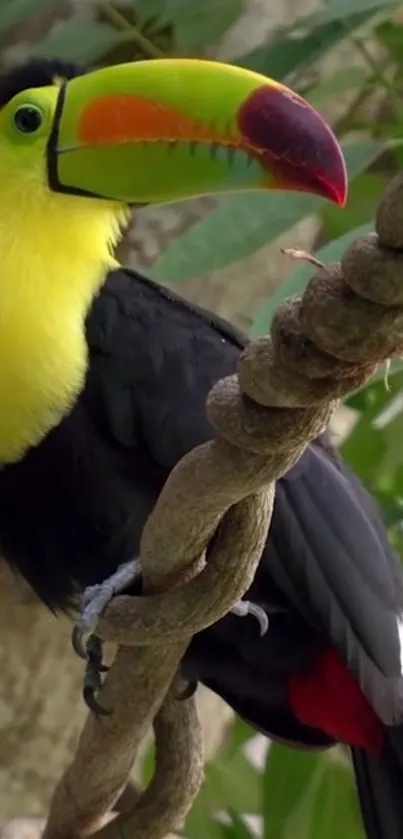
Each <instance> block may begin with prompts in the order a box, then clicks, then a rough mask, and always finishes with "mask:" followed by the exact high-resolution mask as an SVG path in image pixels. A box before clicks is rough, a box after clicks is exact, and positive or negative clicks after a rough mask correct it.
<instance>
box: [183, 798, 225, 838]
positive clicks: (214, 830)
mask: <svg viewBox="0 0 403 839" xmlns="http://www.w3.org/2000/svg"><path fill="white" fill-rule="evenodd" d="M212 810H213V808H212V803H211V800H210V797H209V796H208V795H207V792H206V789H205V786H204V785H203V787H202V788H201V790H200V793H199V795H198V796H197V798H196V801H195V803H194V804H193V807H192V809H191V810H190V813H188V816H187V818H186V824H185V828H184V831H183V836H186V837H187V839H223V825H222V824H220V822H218V821H217V819H216V818H214V815H213V812H212Z"/></svg>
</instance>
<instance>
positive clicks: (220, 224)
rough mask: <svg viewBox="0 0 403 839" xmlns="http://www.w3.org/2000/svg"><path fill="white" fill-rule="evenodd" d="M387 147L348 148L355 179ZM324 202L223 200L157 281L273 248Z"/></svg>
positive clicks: (178, 247) (262, 195)
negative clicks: (275, 243)
mask: <svg viewBox="0 0 403 839" xmlns="http://www.w3.org/2000/svg"><path fill="white" fill-rule="evenodd" d="M383 148H384V146H383V144H381V143H376V142H372V141H368V142H363V143H354V144H348V145H347V144H346V145H345V146H344V147H343V151H344V154H345V158H346V162H347V168H348V172H349V177H350V179H353V178H355V177H356V176H357V175H358V174H359V173H360V172H362V171H363V170H364V169H366V168H367V167H368V166H369V165H370V164H371V163H372V162H373V161H374V160H376V158H377V157H378V156H379V155H380V153H381V151H382V150H383ZM323 203H324V200H323V199H321V198H318V197H317V196H314V195H307V194H302V193H285V192H274V191H273V192H270V191H268V192H256V193H249V194H245V193H243V194H240V195H237V196H235V197H233V198H226V199H222V200H221V201H220V202H219V203H218V206H217V207H216V208H215V209H214V210H213V211H212V212H211V213H210V214H209V215H208V216H206V218H204V219H203V220H202V221H200V222H198V223H197V224H195V225H194V226H193V227H192V228H191V229H190V230H188V231H187V232H186V233H184V234H183V236H181V237H180V238H178V239H176V240H175V241H174V242H173V243H172V244H171V245H170V247H169V248H168V249H167V250H166V251H165V252H164V253H163V254H162V255H161V256H160V257H159V259H158V260H157V261H156V262H155V263H154V265H153V266H152V268H151V271H150V273H151V275H152V276H153V277H155V278H156V279H163V280H164V279H165V280H174V281H175V280H176V281H179V280H188V279H190V278H192V277H195V276H197V275H201V274H204V273H206V272H208V271H214V270H216V269H219V268H224V267H225V266H227V265H230V264H231V263H232V262H235V261H236V260H238V259H242V258H243V257H246V256H249V254H251V253H253V251H255V250H257V249H258V248H261V247H263V245H267V244H268V243H269V242H270V241H271V240H272V239H275V238H276V237H277V236H279V235H280V234H281V233H284V232H285V231H286V230H289V229H290V227H293V226H294V225H295V224H297V222H298V221H300V220H301V219H303V218H305V217H306V216H308V215H310V214H313V213H315V212H317V210H319V208H320V207H321V206H322V205H323Z"/></svg>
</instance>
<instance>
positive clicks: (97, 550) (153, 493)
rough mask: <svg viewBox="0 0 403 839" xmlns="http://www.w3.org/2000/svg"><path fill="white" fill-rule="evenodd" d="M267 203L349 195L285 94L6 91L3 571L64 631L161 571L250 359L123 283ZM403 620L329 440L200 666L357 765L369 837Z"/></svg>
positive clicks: (3, 85) (26, 75) (199, 321)
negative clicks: (225, 384)
mask: <svg viewBox="0 0 403 839" xmlns="http://www.w3.org/2000/svg"><path fill="white" fill-rule="evenodd" d="M259 188H263V189H264V188H284V189H285V188H288V189H294V190H300V191H301V190H305V191H311V192H315V193H318V194H320V195H322V196H325V197H327V198H330V199H331V200H334V201H336V202H337V203H339V204H343V202H344V200H345V196H346V174H345V168H344V164H343V158H342V155H341V153H340V149H339V146H338V144H337V141H336V140H335V138H334V136H333V134H332V133H331V131H330V130H329V128H328V127H327V126H326V124H325V123H324V122H323V120H322V119H321V118H320V116H319V115H318V114H317V113H316V112H315V111H314V110H313V109H312V108H311V107H310V106H309V105H308V104H307V103H306V102H304V101H303V100H301V99H300V98H299V97H298V96H296V95H295V94H293V93H292V92H291V91H289V90H288V89H286V88H285V87H283V86H282V85H279V84H276V83H275V82H272V81H270V80H267V79H264V78H263V77H260V76H257V75H255V74H252V73H250V72H248V71H246V70H242V69H240V68H233V67H228V66H225V65H221V64H219V63H215V62H200V61H193V60H192V61H187V60H171V61H169V60H167V61H149V62H139V63H137V64H130V65H121V66H117V67H113V68H107V69H102V70H96V71H93V72H90V73H88V74H84V73H83V74H81V73H80V72H79V71H78V70H76V69H75V68H73V67H70V66H67V65H64V64H62V63H60V62H56V61H54V62H52V61H51V62H43V61H40V62H33V63H30V64H28V65H26V66H24V67H22V68H21V69H18V70H14V71H12V72H10V73H9V74H8V75H7V76H5V77H3V78H2V79H1V80H0V260H1V271H0V357H1V364H0V464H1V469H0V550H1V554H2V555H3V556H4V557H5V558H6V560H7V561H8V562H9V563H10V564H11V565H12V566H13V567H14V568H16V569H18V571H19V572H20V573H21V574H22V575H23V576H24V577H25V578H26V580H27V581H28V582H29V583H30V585H31V586H32V588H33V589H34V590H35V592H36V593H37V595H38V596H39V598H41V599H42V600H43V601H44V602H45V603H47V604H48V605H49V606H50V607H51V608H53V609H55V610H57V609H68V608H69V607H72V606H74V604H75V603H76V602H77V596H78V595H79V593H80V592H81V591H82V590H83V588H85V587H86V586H89V585H94V584H96V583H101V582H102V581H103V580H104V579H105V578H107V577H108V576H109V575H111V574H113V572H115V571H116V569H117V567H118V566H120V565H121V564H122V563H126V562H129V561H130V560H133V559H134V558H135V557H136V556H137V554H138V550H139V543H140V536H141V531H142V528H143V525H144V522H145V520H146V518H147V517H148V515H149V514H150V512H151V510H152V508H153V505H154V503H155V500H156V498H157V497H158V494H159V492H160V490H161V487H162V486H163V484H164V482H165V480H166V478H167V476H168V474H169V472H170V470H171V469H172V468H173V467H174V465H175V464H176V463H177V462H178V460H179V459H180V458H181V456H182V455H184V454H185V453H186V452H188V451H189V450H190V449H191V448H192V447H194V446H196V445H198V444H200V443H202V442H203V441H205V440H207V439H209V438H210V437H211V435H212V433H213V432H212V429H211V427H210V426H209V424H208V421H207V419H206V414H205V400H206V396H207V393H208V391H209V389H210V388H211V386H212V385H213V383H214V382H215V381H216V380H217V379H219V378H221V377H224V376H227V375H229V374H232V373H233V372H234V371H235V369H236V364H237V359H238V356H239V354H240V352H241V350H242V348H243V347H244V346H245V343H246V338H244V336H243V335H241V334H239V333H237V331H236V330H235V329H233V328H232V327H231V326H230V325H229V324H227V323H226V322H224V321H222V320H220V319H219V318H217V317H215V316H214V315H212V314H210V313H208V312H205V311H203V310H200V309H198V308H196V307H195V306H191V305H189V304H188V303H187V302H185V301H184V300H182V299H181V298H179V297H178V296H176V295H175V294H173V293H172V292H171V291H168V290H166V289H165V288H162V287H160V286H158V285H156V284H154V283H152V282H150V281H149V280H147V279H146V278H144V277H142V276H140V275H139V274H137V273H135V272H132V271H127V270H124V269H122V268H120V267H119V266H118V265H117V263H116V262H115V261H114V259H113V255H112V252H113V247H114V245H115V243H116V242H117V240H118V239H119V236H120V232H121V230H122V229H123V227H124V225H125V223H126V222H127V219H128V213H129V210H128V208H129V206H131V205H141V204H149V203H153V202H160V201H170V200H176V199H181V198H187V197H190V196H193V195H199V194H202V193H213V192H224V191H228V190H243V189H245V190H246V189H259ZM402 605H403V593H402V584H401V578H400V575H399V572H398V566H397V563H396V561H395V557H394V555H393V553H392V550H391V549H390V547H389V544H388V540H387V537H386V534H385V531H384V529H383V526H382V524H381V521H380V518H379V516H378V513H377V511H376V509H375V507H374V505H373V503H372V501H371V499H370V498H369V497H368V496H367V494H366V493H365V492H364V490H363V489H362V488H361V486H360V485H359V483H358V481H357V480H356V478H355V477H354V476H353V475H352V474H351V473H350V472H349V471H348V469H347V468H346V467H345V466H344V465H343V463H341V462H340V461H339V460H338V458H337V457H336V455H335V454H334V452H333V450H332V448H331V445H330V443H329V441H328V439H327V437H323V438H321V439H319V440H317V441H316V442H315V443H314V444H312V445H311V446H309V448H308V449H307V451H306V452H305V454H304V455H303V457H302V458H301V459H300V461H299V462H298V464H297V465H296V466H295V467H294V468H293V469H291V471H290V472H289V473H288V474H287V475H286V476H285V477H284V478H283V479H282V480H280V481H279V482H278V484H277V490H276V500H275V508H274V514H273V519H272V522H271V526H270V531H269V536H268V540H267V544H266V547H265V550H264V552H263V555H262V559H261V563H260V566H259V569H258V571H257V574H256V577H255V580H254V583H253V585H252V587H251V589H250V591H249V593H248V595H247V601H246V602H245V604H244V609H243V610H242V609H237V607H235V609H234V614H229V615H227V616H226V617H225V618H224V619H223V620H221V621H219V622H218V623H217V624H216V625H214V626H212V627H211V628H209V629H208V630H206V631H204V632H202V633H200V634H199V635H197V636H196V637H195V638H194V639H193V641H192V643H191V645H190V647H189V650H188V652H187V653H186V655H185V658H184V660H183V673H184V675H185V677H186V678H187V679H188V680H189V681H190V682H193V681H196V682H197V681H200V682H203V683H204V684H206V685H208V686H209V687H210V688H212V689H213V690H214V691H216V692H217V693H218V694H220V695H221V696H222V697H223V698H224V699H225V700H226V701H227V702H228V703H229V704H230V705H231V706H232V707H233V708H234V709H235V710H236V711H237V712H238V713H239V714H241V715H242V716H243V717H244V718H246V719H247V720H249V721H250V722H251V723H252V724H253V725H254V726H255V727H256V728H257V729H258V730H260V731H262V732H264V733H266V734H269V735H271V736H272V737H274V738H277V739H279V740H281V741H283V742H286V743H289V744H291V745H294V746H296V747H302V748H319V749H325V748H328V747H329V746H331V745H333V744H334V743H335V742H337V741H340V742H342V743H345V744H348V745H350V746H351V748H352V754H353V762H354V767H355V773H356V777H357V781H358V789H359V796H360V801H361V807H362V813H363V819H364V822H365V826H366V831H367V836H368V839H402V837H403V730H402V728H401V723H402V718H403V697H402V687H403V681H402V674H401V643H400V613H401V609H402ZM243 612H245V613H248V612H249V613H250V614H249V616H246V617H240V615H241V614H242V613H243ZM267 613H268V614H269V616H270V623H269V628H268V630H267V631H265V632H264V633H263V634H262V632H261V630H262V624H264V620H263V619H262V615H263V616H265V614H267ZM254 615H256V616H258V617H259V622H257V621H256V618H255V617H254ZM259 624H260V626H259ZM263 629H266V627H264V626H263ZM259 630H260V631H259ZM273 794H275V791H273Z"/></svg>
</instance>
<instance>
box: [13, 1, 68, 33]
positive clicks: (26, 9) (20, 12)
mask: <svg viewBox="0 0 403 839" xmlns="http://www.w3.org/2000/svg"><path fill="white" fill-rule="evenodd" d="M57 3H58V0H7V1H6V2H4V0H3V2H2V3H1V5H0V36H1V35H5V33H6V32H8V30H9V29H11V28H12V27H13V26H16V25H17V24H18V23H23V22H24V21H26V20H28V19H29V18H30V17H32V16H33V15H37V14H38V12H41V11H42V9H46V7H47V6H56V5H57Z"/></svg>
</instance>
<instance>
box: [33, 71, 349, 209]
mask: <svg viewBox="0 0 403 839" xmlns="http://www.w3.org/2000/svg"><path fill="white" fill-rule="evenodd" d="M48 168H49V184H50V187H51V188H52V189H53V190H55V191H59V192H68V193H74V194H79V195H88V196H95V197H98V198H105V199H109V200H115V201H120V202H124V203H127V204H154V203H165V202H169V201H179V200H183V199H187V198H192V197H194V196H198V195H206V194H212V193H224V192H233V191H242V190H264V189H289V190H295V191H297V192H310V193H314V194H317V195H320V196H322V197H324V198H328V199H329V200H330V201H333V202H335V203H336V204H339V205H343V204H344V203H345V201H346V197H347V175H346V168H345V164H344V159H343V155H342V152H341V149H340V146H339V144H338V142H337V140H336V138H335V136H334V134H333V133H332V131H331V129H330V128H329V126H328V125H327V124H326V122H325V121H324V119H323V118H322V117H321V116H320V115H319V114H318V113H317V112H316V111H315V110H314V109H313V108H312V107H311V106H310V105H309V104H308V103H307V102H305V100H304V99H302V98H301V97H300V96H297V95H296V94H295V93H293V92H292V91H291V90H290V89H289V88H287V87H284V85H281V84H279V83H278V82H275V81H273V80H272V79H268V78H265V77H264V76H260V75H258V74H257V73H253V72H251V71H249V70H244V69H242V68H240V67H234V66H230V65H227V64H221V63H219V62H215V61H199V60H197V59H161V60H160V59H157V60H151V61H140V62H135V63H132V64H121V65H117V66H114V67H107V68H104V69H101V70H96V71H94V72H92V73H88V74H87V75H84V76H79V77H77V78H74V79H72V80H71V81H69V82H67V84H65V85H64V86H63V87H62V88H61V90H60V95H59V100H58V105H57V109H56V113H55V118H54V124H53V128H52V133H51V137H50V140H49V146H48Z"/></svg>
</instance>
